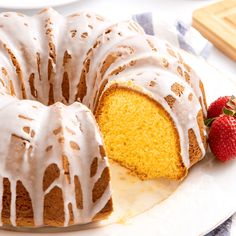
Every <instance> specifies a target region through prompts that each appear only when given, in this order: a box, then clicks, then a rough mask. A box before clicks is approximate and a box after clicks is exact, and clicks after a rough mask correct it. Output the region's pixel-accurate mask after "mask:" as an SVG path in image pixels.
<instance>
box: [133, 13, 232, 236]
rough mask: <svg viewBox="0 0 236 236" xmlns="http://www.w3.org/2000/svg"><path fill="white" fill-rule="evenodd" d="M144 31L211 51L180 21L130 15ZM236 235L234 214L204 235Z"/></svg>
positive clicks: (188, 47)
mask: <svg viewBox="0 0 236 236" xmlns="http://www.w3.org/2000/svg"><path fill="white" fill-rule="evenodd" d="M132 18H133V20H135V21H136V22H137V23H139V24H140V25H141V26H142V27H143V29H144V31H145V32H146V33H147V34H150V35H156V36H158V37H159V38H161V39H164V40H167V41H169V42H170V43H171V44H172V45H174V46H175V47H178V48H181V49H183V50H185V51H187V52H189V53H191V54H194V55H196V56H199V57H202V58H204V59H207V58H208V57H209V55H210V52H211V47H212V45H211V43H210V42H209V41H208V40H207V39H205V38H204V37H203V36H202V35H201V34H200V33H199V32H198V31H197V30H196V29H194V28H192V27H191V26H190V25H188V24H185V23H184V22H182V21H179V20H176V22H175V23H174V24H169V23H167V22H165V21H162V20H161V19H158V18H156V16H154V15H152V13H143V14H138V15H133V16H132ZM230 235H232V236H233V235H236V214H234V215H233V216H231V217H230V218H229V219H228V220H226V221H225V222H224V223H223V224H221V225H219V226H218V227H217V228H216V229H214V230H213V231H211V232H210V233H208V234H206V235H205V236H230Z"/></svg>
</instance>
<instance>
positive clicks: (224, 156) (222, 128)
mask: <svg viewBox="0 0 236 236" xmlns="http://www.w3.org/2000/svg"><path fill="white" fill-rule="evenodd" d="M208 142H209V145H210V148H211V151H212V153H213V154H214V155H215V156H216V158H218V159H219V160H221V161H227V160H230V159H233V158H236V117H234V116H230V115H222V116H220V117H219V118H217V119H216V120H214V121H213V123H212V125H211V128H210V133H209V139H208Z"/></svg>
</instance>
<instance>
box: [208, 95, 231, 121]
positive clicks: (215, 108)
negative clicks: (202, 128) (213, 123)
mask: <svg viewBox="0 0 236 236" xmlns="http://www.w3.org/2000/svg"><path fill="white" fill-rule="evenodd" d="M229 99H230V96H225V97H220V98H218V99H217V100H216V101H214V102H213V103H211V105H210V106H209V108H208V111H207V118H208V119H209V118H214V117H218V116H220V115H221V114H222V113H223V108H224V106H225V105H226V103H227V102H228V101H229Z"/></svg>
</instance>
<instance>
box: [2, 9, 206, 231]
mask: <svg viewBox="0 0 236 236" xmlns="http://www.w3.org/2000/svg"><path fill="white" fill-rule="evenodd" d="M0 25H1V28H0V79H1V80H0V99H1V103H0V120H1V122H0V130H1V142H0V161H1V165H0V173H1V176H0V182H1V183H2V182H3V178H8V179H9V181H10V183H11V194H12V200H11V206H10V221H11V224H12V225H16V209H15V208H16V205H15V200H16V184H17V181H18V180H20V181H21V182H22V184H23V185H24V187H25V188H26V190H27V191H28V193H29V195H30V198H31V201H32V208H33V213H34V223H35V226H42V225H44V219H43V208H44V197H45V195H46V194H47V193H49V192H50V191H51V190H52V189H53V188H55V187H59V188H60V189H61V190H62V193H63V201H64V212H65V220H64V226H67V225H68V224H69V218H70V217H69V216H70V215H69V210H68V204H69V203H71V205H72V210H73V214H74V224H78V223H79V224H82V223H87V222H91V220H92V219H93V217H94V216H95V215H96V214H97V213H98V212H99V211H100V210H101V209H102V208H103V207H104V206H105V204H106V203H107V201H108V200H109V199H110V197H111V191H110V185H108V187H107V188H106V190H105V191H104V193H103V195H102V197H101V198H100V199H98V200H97V201H96V202H95V203H93V201H92V189H93V186H94V184H95V183H96V181H97V180H98V179H99V178H100V176H101V174H102V172H103V170H104V168H106V167H107V166H108V163H107V159H106V158H104V159H103V158H102V157H101V154H100V150H99V146H101V145H103V142H102V139H101V136H100V133H99V130H98V127H97V125H96V122H95V120H94V118H93V116H92V114H91V112H90V110H89V109H88V108H86V107H85V106H84V105H82V104H80V103H74V102H75V101H76V100H77V99H79V97H78V88H79V85H80V82H81V81H82V79H84V80H85V83H86V86H85V88H86V91H85V92H84V94H83V96H82V102H83V103H84V104H85V105H87V106H88V107H90V108H91V109H92V110H93V109H94V105H95V101H96V99H97V100H98V99H99V95H97V94H96V93H97V92H98V89H99V88H100V87H101V85H102V84H103V82H104V81H105V80H109V81H110V83H109V84H108V85H107V86H106V88H108V87H109V86H110V84H111V83H114V82H116V83H121V84H127V81H133V82H132V83H133V84H134V85H135V86H138V87H139V88H140V90H141V91H143V92H144V93H146V94H149V95H150V96H151V97H153V98H154V99H156V100H157V101H158V102H159V103H160V104H162V105H163V107H164V108H165V109H166V111H167V112H169V113H170V115H171V117H172V119H173V121H174V122H175V125H176V127H177V129H178V132H179V136H180V142H181V154H182V157H183V162H184V164H185V165H186V167H189V165H190V161H189V157H188V153H187V144H188V137H187V133H186V131H187V130H188V129H189V128H192V129H193V130H194V132H195V134H196V137H197V141H198V144H199V147H200V148H201V151H202V154H203V155H204V153H205V150H204V147H203V144H202V142H201V137H200V133H199V129H198V127H197V121H196V113H197V112H198V111H199V110H200V108H201V107H200V103H199V102H198V98H199V97H200V98H201V99H203V96H202V93H201V91H200V88H199V78H198V77H197V76H196V75H195V74H194V72H193V71H190V72H188V73H189V74H190V85H191V87H190V85H188V84H187V83H186V81H185V79H184V78H183V76H181V75H179V74H178V72H177V67H178V66H180V67H181V68H182V70H183V71H186V70H187V68H186V67H185V66H184V64H183V63H180V62H179V60H180V58H179V57H178V56H171V55H170V54H168V52H167V46H166V43H165V42H162V41H160V40H158V39H156V38H154V37H151V36H146V35H144V32H143V30H142V29H141V27H139V26H138V25H137V24H136V23H134V22H133V21H127V22H121V23H116V24H114V23H112V22H110V21H107V20H104V19H103V18H101V17H99V16H97V15H95V14H91V13H86V12H85V13H78V14H75V15H72V16H68V17H63V16H61V15H60V14H58V13H57V12H56V11H54V10H52V9H48V10H44V11H43V12H42V13H40V14H38V15H36V16H34V17H28V16H25V15H21V14H18V13H2V14H0ZM12 26H14V27H12ZM168 48H170V46H168ZM175 53H176V54H177V52H175ZM111 54H113V55H115V56H118V58H117V59H115V60H114V61H111V63H110V64H109V63H108V65H107V66H106V67H104V64H106V62H107V59H108V58H107V57H108V56H109V55H111ZM163 58H165V59H166V60H167V61H168V63H169V66H168V68H165V66H163ZM134 61H135V64H133V62H134ZM86 66H87V67H86ZM123 67H125V69H123V71H121V72H120V73H116V75H114V76H111V74H112V72H114V71H116V70H117V69H119V68H123ZM49 69H50V71H51V73H49ZM102 70H103V71H102ZM148 71H150V72H148ZM141 72H144V74H142V75H138V73H141ZM156 73H158V74H160V76H157V74H156ZM65 74H66V75H67V77H66V76H64V75H65ZM167 77H168V79H167ZM65 78H68V81H69V83H68V81H67V85H66V86H68V90H67V92H68V94H65V93H64V92H63V89H62V86H63V83H64V82H65V81H64V79H65ZM164 79H165V80H166V84H165V83H163V80H164ZM151 80H156V81H157V83H159V84H160V83H161V84H162V85H163V87H161V89H160V87H158V86H154V87H150V86H149V85H148V84H149V83H150V81H151ZM30 81H31V82H32V81H33V86H32V83H30ZM176 81H178V83H179V84H181V85H183V86H184V87H185V90H184V93H183V95H182V96H181V97H178V96H176V95H175V94H173V92H171V91H170V86H171V84H173V82H176ZM52 86H53V90H52V91H53V96H52V97H53V101H51V103H54V104H53V105H51V106H45V105H48V104H49V103H50V101H49V100H50V99H49V93H50V91H51V90H50V89H52ZM127 86H128V85H127ZM193 90H194V92H193ZM190 92H191V93H194V94H193V100H192V101H191V104H189V101H188V99H187V96H188V94H189V93H190ZM170 93H171V95H173V96H174V97H175V98H176V104H175V107H174V108H173V109H170V107H169V106H168V105H167V104H166V102H165V100H164V99H163V96H165V95H166V94H168V95H169V94H170ZM23 98H26V99H28V100H21V99H23ZM33 100H37V101H33ZM40 102H41V103H40ZM60 102H62V103H64V104H67V105H69V106H65V105H63V104H62V103H60ZM43 104H45V105H43ZM70 104H72V105H70ZM186 104H188V105H186ZM184 106H185V108H184ZM190 108H193V109H191V112H190ZM203 109H204V110H205V108H204V107H203ZM180 111H181V112H180ZM184 114H185V116H186V117H185V118H184V119H183V116H184ZM189 114H191V116H189ZM19 115H20V116H21V117H19ZM22 117H23V118H22ZM25 117H28V118H30V119H27V118H25ZM183 121H184V122H183ZM23 127H30V132H31V133H27V132H25V131H24V130H23ZM58 127H61V130H60V133H58V134H57V135H55V134H54V133H53V131H54V130H55V129H57V128H58ZM68 128H69V129H70V130H72V131H73V132H74V134H73V135H72V134H71V133H70V132H68ZM32 130H33V131H34V132H35V135H32ZM12 135H13V137H15V136H16V137H18V138H19V137H20V140H21V141H17V142H19V143H20V142H23V143H24V145H25V146H24V148H25V151H24V153H23V155H22V156H20V157H19V156H17V152H14V153H11V150H10V149H11V140H12ZM14 135H15V136H14ZM59 138H64V141H63V142H60V143H59ZM22 140H23V141H22ZM70 141H73V142H75V143H76V144H78V145H79V147H80V149H79V150H74V149H72V148H71V147H70ZM50 145H52V146H53V148H52V149H51V150H50V151H48V152H47V153H46V154H45V149H46V148H47V147H49V146H50ZM6 147H10V148H6ZM62 155H66V156H67V158H68V162H69V173H70V183H68V177H67V176H66V175H65V174H64V167H63V163H62ZM94 157H97V158H98V169H97V172H96V174H95V175H94V176H93V177H90V166H91V164H92V161H93V159H94ZM16 160H17V161H16ZM53 163H55V164H56V165H57V166H58V168H59V169H60V176H59V178H57V179H56V180H54V181H53V183H51V185H50V186H49V187H48V188H47V189H46V190H45V191H43V188H42V183H43V176H44V172H45V169H46V168H47V167H48V166H49V165H50V164H53ZM74 176H78V178H79V180H80V184H81V188H82V192H83V209H82V210H81V209H78V208H77V204H76V199H75V188H74V185H75V183H74ZM2 195H3V189H2V185H0V212H1V210H2V204H1V201H2ZM0 218H1V217H0ZM0 224H2V219H0Z"/></svg>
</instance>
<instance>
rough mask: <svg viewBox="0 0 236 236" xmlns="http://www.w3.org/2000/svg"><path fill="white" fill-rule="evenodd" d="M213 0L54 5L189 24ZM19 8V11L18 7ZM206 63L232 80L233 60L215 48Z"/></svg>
mask: <svg viewBox="0 0 236 236" xmlns="http://www.w3.org/2000/svg"><path fill="white" fill-rule="evenodd" d="M211 2H216V1H215V0H80V1H78V2H76V3H72V4H68V5H65V6H61V7H55V9H57V10H58V11H59V12H60V13H62V14H64V15H67V14H70V13H74V12H76V11H81V10H89V11H94V12H96V13H99V14H101V15H104V16H106V17H109V18H112V19H115V20H116V19H117V20H120V19H124V18H127V17H130V16H131V15H133V14H138V13H142V12H153V13H154V14H158V15H160V17H161V18H162V19H165V20H168V21H170V22H171V21H174V20H175V19H181V20H183V21H184V22H187V23H191V16H192V11H193V10H194V9H197V8H200V7H201V6H204V5H207V4H209V3H211ZM6 10H7V9H3V8H0V11H6ZM21 11H22V10H21ZM22 12H24V13H26V14H30V15H32V14H34V13H35V12H37V10H25V11H22ZM207 61H208V62H209V64H211V65H213V66H214V67H216V68H217V69H218V70H220V71H221V72H223V73H224V74H225V75H226V76H228V77H230V78H231V79H234V80H235V81H236V62H234V61H232V60H231V59H229V58H228V57H227V56H225V55H224V54H223V53H221V52H220V51H219V50H217V49H216V48H214V47H213V48H212V51H211V54H210V57H209V58H208V60H207Z"/></svg>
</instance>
